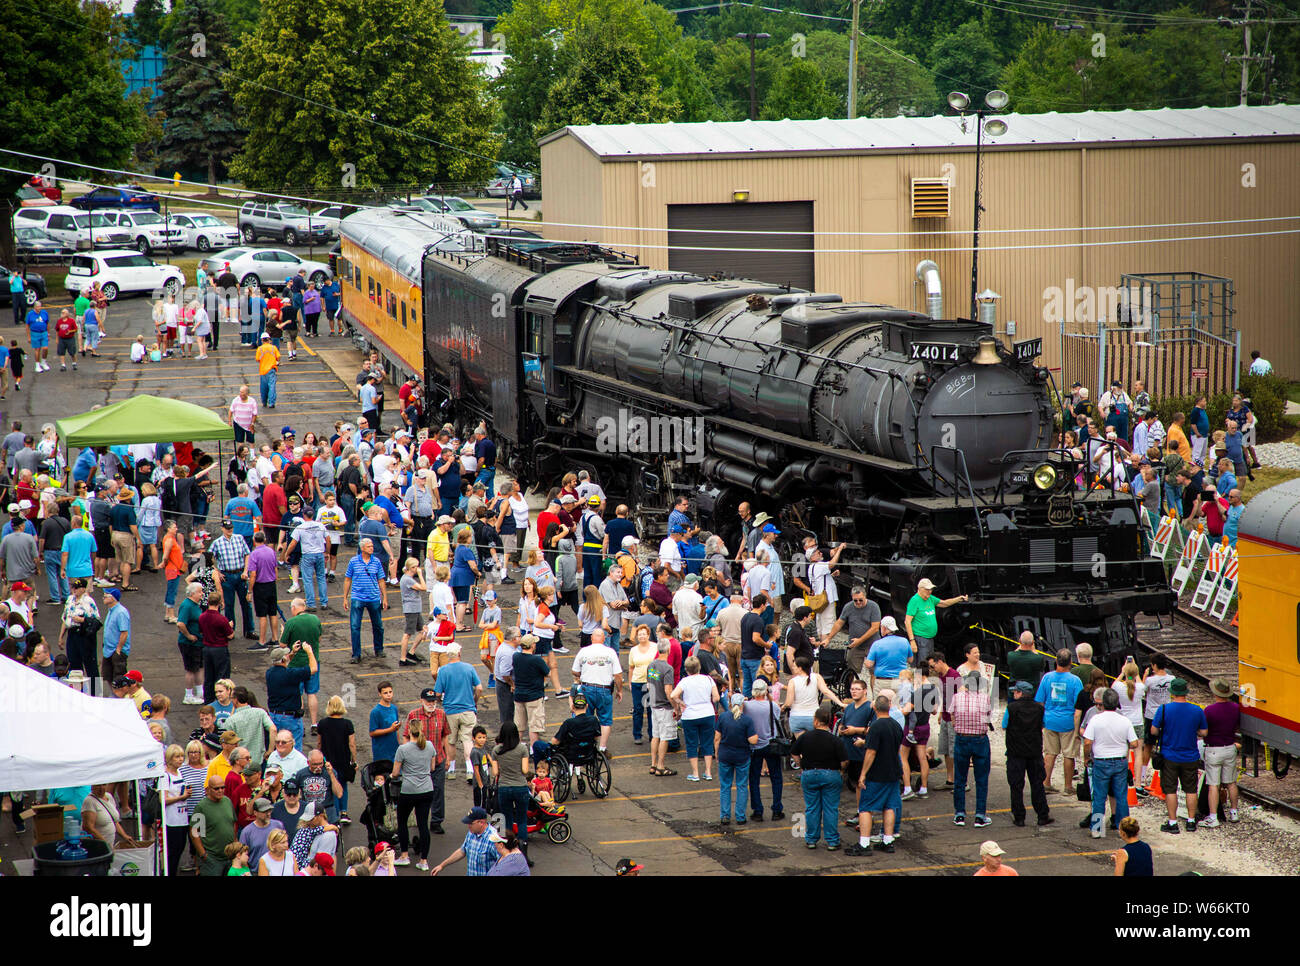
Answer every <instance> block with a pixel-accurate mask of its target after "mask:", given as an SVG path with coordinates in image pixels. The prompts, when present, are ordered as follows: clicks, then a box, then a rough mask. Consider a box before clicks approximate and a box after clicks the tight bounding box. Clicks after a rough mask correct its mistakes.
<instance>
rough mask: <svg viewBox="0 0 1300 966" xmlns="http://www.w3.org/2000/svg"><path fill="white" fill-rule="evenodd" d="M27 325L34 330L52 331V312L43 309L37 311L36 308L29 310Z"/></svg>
mask: <svg viewBox="0 0 1300 966" xmlns="http://www.w3.org/2000/svg"><path fill="white" fill-rule="evenodd" d="M27 327H28V328H29V329H31V330H32V331H33V332H48V331H50V313H49V312H46V311H45V310H44V309H41V310H40V311H39V312H37V311H36V310H35V309H28V310H27Z"/></svg>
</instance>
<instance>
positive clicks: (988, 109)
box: [948, 90, 1011, 319]
mask: <svg viewBox="0 0 1300 966" xmlns="http://www.w3.org/2000/svg"><path fill="white" fill-rule="evenodd" d="M1010 100H1011V98H1010V97H1009V96H1008V95H1007V92H1006V91H1000V90H992V91H989V92H988V93H987V94H985V95H984V106H983V107H980V108H977V109H976V111H975V217H974V219H973V222H974V225H973V232H972V239H971V255H970V318H971V319H974V318H976V314H975V293H976V292H978V291H979V263H980V212H981V211H983V210H984V208H983V206H982V205H981V204H980V151H981V148H982V147H983V144H984V135H985V134H988V136H989V137H993V138H996V137H1001V136H1002V135H1004V134H1006V133H1007V122H1006V121H1004V120H1002V118H1000V117H989V115H991V114H997V113H998V112H999V111H1003V110H1005V109H1006V106H1007V103H1008V102H1009V101H1010ZM948 106H949V107H951V108H952V109H953V110H954V111H958V112H960V113H961V115H962V120H961V129H962V131H965V130H966V110H967V108H969V107H970V98H969V97H967V96H966V95H965V94H963V93H961V92H960V91H953V92H952V93H951V94H949V95H948ZM986 117H987V118H988V119H987V120H985V118H986Z"/></svg>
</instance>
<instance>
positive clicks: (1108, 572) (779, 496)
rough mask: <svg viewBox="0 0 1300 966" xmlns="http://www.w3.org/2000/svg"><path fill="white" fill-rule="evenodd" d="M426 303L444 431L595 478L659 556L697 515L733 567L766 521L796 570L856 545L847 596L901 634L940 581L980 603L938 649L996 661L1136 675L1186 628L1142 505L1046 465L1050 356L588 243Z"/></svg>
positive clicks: (975, 328)
mask: <svg viewBox="0 0 1300 966" xmlns="http://www.w3.org/2000/svg"><path fill="white" fill-rule="evenodd" d="M422 280H423V285H422V293H423V301H424V306H423V308H424V323H425V349H426V366H427V368H428V370H429V373H428V379H427V381H426V382H427V385H428V386H429V387H430V392H432V393H442V397H441V399H440V400H435V402H437V403H440V405H441V409H442V414H443V417H444V418H447V419H451V420H453V421H455V422H457V423H458V424H468V423H471V422H476V421H477V420H478V419H484V420H487V421H488V423H489V425H490V426H491V427H492V431H493V433H494V435H495V438H496V439H497V441H498V444H499V446H500V447H501V452H502V459H503V460H505V461H506V464H507V465H508V467H509V469H510V470H511V471H512V472H513V473H514V474H515V475H516V476H518V477H519V478H520V479H521V480H522V481H525V482H533V481H551V480H554V479H555V478H556V476H557V475H558V474H559V473H560V472H562V471H563V470H566V469H577V468H582V467H589V468H590V469H591V470H592V471H593V474H594V475H595V477H596V478H597V479H599V480H601V482H602V484H603V485H604V488H605V490H606V492H607V493H609V494H610V495H611V496H615V495H617V497H618V498H621V499H625V500H626V502H627V503H628V504H629V505H630V506H632V507H633V508H634V509H635V511H637V512H639V513H640V515H641V517H642V521H641V522H642V527H643V530H642V532H643V533H645V534H647V535H648V536H650V537H655V536H656V534H657V535H658V536H662V535H663V531H664V526H665V524H664V520H665V512H664V511H666V509H667V507H668V506H670V505H671V502H672V501H673V500H674V499H675V498H676V496H677V495H678V494H680V493H683V492H685V493H687V494H689V495H690V497H691V498H692V500H693V502H694V506H695V508H696V512H697V514H698V516H699V517H700V519H701V520H702V521H703V523H704V525H705V526H706V527H708V528H712V529H714V530H715V531H717V532H718V533H720V534H722V535H723V536H724V538H726V539H727V540H728V547H729V549H730V550H731V551H732V552H734V551H735V549H736V540H737V530H736V528H737V526H738V518H737V516H736V508H737V506H738V505H739V504H740V503H741V502H742V501H749V502H750V503H751V504H752V505H753V507H754V509H755V510H759V509H763V510H767V511H768V512H769V513H770V514H772V516H774V517H777V518H779V520H780V526H781V530H782V537H781V541H782V544H783V546H784V549H783V552H782V556H783V559H785V560H787V561H788V560H790V559H791V558H792V555H793V553H794V552H796V551H798V550H799V549H800V546H801V537H803V536H804V535H806V534H812V535H816V536H817V537H818V538H819V539H820V540H822V541H823V542H824V543H829V544H836V543H839V542H841V541H843V542H846V543H847V544H848V545H849V547H848V549H847V550H846V552H845V553H844V555H843V557H842V558H841V564H840V574H841V577H840V580H841V581H842V582H850V581H854V582H856V581H862V582H864V583H866V584H867V585H868V587H869V588H870V589H871V592H872V593H873V594H874V595H876V596H877V598H879V599H880V601H881V603H882V605H884V606H886V607H887V608H889V609H892V611H893V612H894V613H895V614H901V613H902V612H903V608H904V607H905V606H906V603H907V601H908V599H909V598H910V597H911V595H912V593H913V592H914V590H915V587H916V583H917V581H918V579H919V578H920V577H922V576H926V577H929V578H930V579H931V580H933V581H934V582H935V584H936V585H937V587H938V589H937V590H936V593H939V594H940V595H941V596H943V597H950V596H956V595H959V594H965V595H969V598H970V601H969V603H968V604H965V605H960V606H957V607H952V608H948V609H945V610H943V611H940V612H939V613H940V614H941V615H942V616H943V619H944V620H945V621H946V623H945V624H943V626H942V628H941V633H942V634H943V636H944V637H945V638H946V639H947V641H948V643H949V645H950V646H951V645H953V644H957V643H961V641H962V640H964V639H971V638H973V639H976V640H978V641H979V642H980V643H981V645H982V647H981V649H982V652H983V653H984V654H986V655H988V654H990V653H999V652H1001V651H1002V650H1003V649H1004V648H1005V647H1008V646H1013V645H1012V644H1010V643H1008V642H1009V641H1011V640H1012V639H1014V638H1015V637H1016V636H1017V635H1018V633H1019V632H1020V631H1022V630H1025V629H1029V630H1033V631H1034V632H1035V633H1036V634H1038V635H1039V636H1040V637H1041V638H1042V639H1043V640H1044V641H1046V642H1050V643H1051V644H1052V645H1053V646H1060V645H1072V644H1074V643H1076V642H1078V641H1080V640H1088V641H1090V642H1092V643H1093V644H1094V648H1095V649H1096V651H1097V653H1098V654H1099V655H1100V656H1101V657H1100V660H1101V662H1104V663H1107V664H1118V662H1119V661H1121V660H1122V659H1123V656H1124V655H1125V654H1126V653H1130V652H1131V651H1132V650H1133V644H1134V635H1133V621H1132V619H1133V616H1134V615H1135V614H1136V613H1138V612H1139V611H1143V612H1148V613H1166V612H1168V611H1169V610H1170V609H1171V608H1172V605H1173V600H1172V596H1171V594H1170V591H1169V588H1168V584H1167V583H1166V581H1165V577H1164V572H1163V570H1162V568H1161V567H1160V565H1159V564H1158V563H1156V562H1153V561H1151V562H1149V561H1148V560H1147V558H1146V547H1145V540H1146V533H1145V528H1144V527H1143V526H1142V525H1141V524H1140V523H1139V519H1140V518H1139V515H1138V512H1137V509H1136V507H1135V504H1134V501H1133V499H1132V498H1131V497H1129V496H1127V495H1120V496H1115V495H1113V494H1111V493H1110V491H1109V490H1105V491H1103V490H1095V491H1093V492H1090V493H1086V494H1085V493H1081V492H1079V491H1078V490H1077V489H1076V487H1075V474H1076V471H1077V467H1075V466H1074V464H1073V463H1072V461H1071V460H1070V459H1069V457H1068V454H1064V453H1062V452H1060V451H1059V450H1058V451H1054V450H1052V449H1051V445H1052V438H1053V434H1054V415H1053V408H1052V404H1051V402H1050V395H1049V392H1048V388H1049V385H1048V384H1049V374H1048V372H1047V371H1046V370H1045V369H1043V368H1040V367H1038V366H1037V365H1035V362H1034V360H1035V358H1036V357H1037V355H1038V354H1039V351H1040V349H1041V345H1040V344H1035V343H1024V344H1018V345H1016V346H1014V347H1013V348H1012V349H1008V348H1006V347H1005V346H1004V345H1002V344H1001V343H1000V342H999V341H998V340H997V339H995V338H994V337H993V334H992V332H991V330H990V327H989V326H987V325H985V324H981V323H979V322H972V321H968V320H962V319H958V320H934V319H931V318H929V317H927V316H924V315H919V314H917V313H914V312H908V311H905V310H902V309H898V308H894V307H891V306H887V305H876V304H849V303H845V302H842V301H841V299H840V297H839V296H836V295H826V294H818V293H809V292H803V291H799V290H792V289H789V288H785V287H781V286H776V285H770V284H765V283H762V282H755V281H747V280H716V279H714V280H710V279H705V278H701V277H699V276H696V275H689V274H682V273H675V272H665V271H657V270H652V269H647V268H644V267H640V266H638V265H636V264H635V263H634V262H632V261H631V260H629V259H628V258H626V257H624V256H621V255H619V254H618V253H615V252H611V251H609V250H608V249H602V248H600V247H597V246H593V245H587V244H582V245H579V244H572V245H570V244H557V243H544V242H520V241H516V240H509V241H506V240H501V241H498V240H495V239H489V240H488V243H487V246H486V250H484V251H479V252H441V251H433V250H429V251H427V252H426V253H425V256H424V260H423V272H422ZM1035 341H1037V340H1035ZM656 511H659V512H656Z"/></svg>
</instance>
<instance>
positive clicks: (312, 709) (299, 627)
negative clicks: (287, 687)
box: [280, 597, 321, 735]
mask: <svg viewBox="0 0 1300 966" xmlns="http://www.w3.org/2000/svg"><path fill="white" fill-rule="evenodd" d="M289 612H290V613H291V614H292V615H293V616H292V617H290V618H289V619H288V620H287V621H285V622H284V632H283V633H282V634H281V635H280V643H281V644H283V645H284V646H285V647H287V648H289V649H290V650H293V646H294V645H295V644H303V645H308V646H310V647H311V650H312V653H313V654H315V655H316V663H317V665H318V667H317V670H316V673H314V674H313V675H312V676H311V678H310V679H308V681H307V683H306V684H304V685H303V686H302V693H303V694H305V695H307V715H308V717H309V718H310V719H311V733H312V734H313V735H315V734H316V722H317V720H318V718H317V716H318V715H319V713H320V707H319V704H318V702H317V699H316V695H317V694H319V693H320V668H319V664H320V635H321V623H320V618H319V617H317V616H316V615H315V614H313V613H310V612H309V611H308V610H307V601H305V600H303V598H301V597H295V598H294V599H293V602H292V603H291V604H290V605H289ZM309 666H310V664H309V663H308V661H307V651H306V650H305V649H304V650H300V651H298V652H296V653H295V654H294V656H293V657H292V659H290V661H289V667H291V668H294V667H309Z"/></svg>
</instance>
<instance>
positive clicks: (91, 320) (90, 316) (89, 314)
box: [84, 305, 99, 329]
mask: <svg viewBox="0 0 1300 966" xmlns="http://www.w3.org/2000/svg"><path fill="white" fill-rule="evenodd" d="M84 321H85V323H86V325H88V326H90V327H91V328H95V329H98V328H99V312H97V311H96V310H95V307H94V306H93V305H92V306H91V307H90V308H88V309H86V318H85V320H84Z"/></svg>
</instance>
